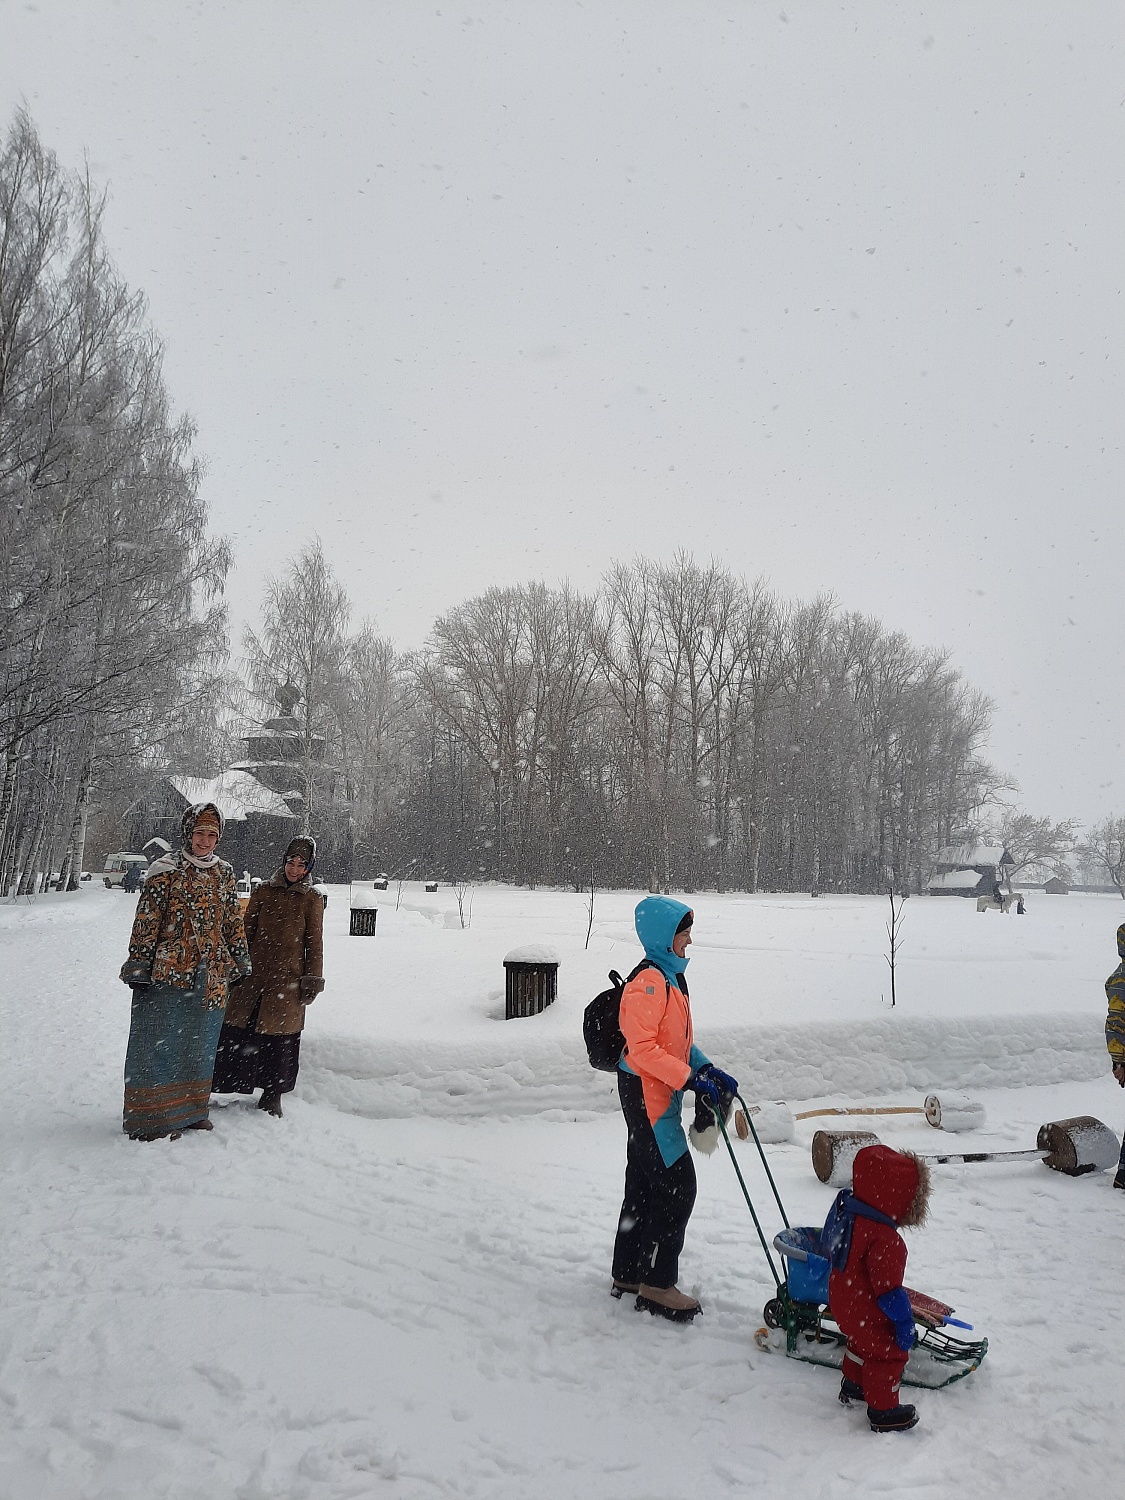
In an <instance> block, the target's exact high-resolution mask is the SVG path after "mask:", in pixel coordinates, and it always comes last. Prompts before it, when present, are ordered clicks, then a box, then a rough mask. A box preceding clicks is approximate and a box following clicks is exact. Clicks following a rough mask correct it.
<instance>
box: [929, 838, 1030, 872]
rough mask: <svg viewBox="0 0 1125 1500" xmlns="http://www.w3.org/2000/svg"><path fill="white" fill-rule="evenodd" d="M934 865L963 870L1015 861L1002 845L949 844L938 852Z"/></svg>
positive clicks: (1013, 862) (1007, 863)
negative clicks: (975, 866)
mask: <svg viewBox="0 0 1125 1500" xmlns="http://www.w3.org/2000/svg"><path fill="white" fill-rule="evenodd" d="M935 863H936V864H939V865H956V867H957V868H958V869H960V870H964V869H969V868H971V867H972V866H973V865H1011V864H1015V860H1014V859H1013V858H1012V856H1011V855H1010V854H1009V853H1008V851H1007V849H1005V848H1004V845H1003V844H950V845H948V847H947V848H945V849H939V850H938V852H937V860H936V861H935Z"/></svg>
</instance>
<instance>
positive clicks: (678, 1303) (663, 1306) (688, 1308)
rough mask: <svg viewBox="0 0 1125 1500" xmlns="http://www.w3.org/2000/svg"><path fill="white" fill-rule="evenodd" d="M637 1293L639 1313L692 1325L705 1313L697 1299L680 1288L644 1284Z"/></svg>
mask: <svg viewBox="0 0 1125 1500" xmlns="http://www.w3.org/2000/svg"><path fill="white" fill-rule="evenodd" d="M637 1293H638V1295H637V1303H636V1306H637V1311H638V1312H650V1313H652V1314H653V1316H654V1317H661V1318H668V1319H669V1320H670V1321H671V1322H673V1323H690V1322H691V1320H692V1318H694V1317H695V1316H696V1314H697V1313H701V1312H702V1311H703V1309H702V1307H700V1305H699V1303H698V1302H697V1301H696V1300H695V1298H694V1297H689V1296H688V1295H687V1294H686V1293H685V1292H681V1291H680V1289H679V1287H678V1286H644V1285H643V1284H642V1285H641V1286H639V1287H638V1288H637Z"/></svg>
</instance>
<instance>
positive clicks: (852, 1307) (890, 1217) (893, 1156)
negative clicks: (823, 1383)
mask: <svg viewBox="0 0 1125 1500" xmlns="http://www.w3.org/2000/svg"><path fill="white" fill-rule="evenodd" d="M929 1194H930V1174H929V1171H928V1169H927V1167H926V1164H925V1163H924V1162H921V1161H919V1160H918V1158H917V1157H915V1156H913V1155H911V1154H910V1153H909V1152H907V1151H893V1150H892V1149H891V1148H890V1147H889V1146H882V1145H879V1146H865V1147H864V1148H863V1150H862V1151H859V1152H857V1153H856V1158H855V1164H854V1166H853V1167H852V1190H851V1191H850V1192H848V1191H845V1192H842V1193H839V1194H838V1195H837V1198H836V1202H835V1203H834V1204H833V1207H832V1212H831V1213H830V1214H829V1216H828V1221H827V1222H826V1224H825V1226H824V1233H823V1236H822V1241H823V1244H824V1249H825V1253H826V1254H827V1255H828V1257H829V1259H830V1261H831V1263H832V1270H831V1274H830V1275H829V1279H828V1305H829V1308H830V1310H831V1313H832V1316H833V1317H834V1318H835V1319H836V1321H837V1323H838V1324H839V1325H840V1327H841V1329H842V1330H843V1332H844V1333H845V1334H846V1335H847V1340H848V1347H847V1352H846V1353H845V1355H844V1365H843V1376H844V1378H843V1380H842V1381H841V1384H840V1400H841V1401H842V1402H843V1403H844V1405H845V1406H846V1405H848V1404H849V1403H850V1402H852V1401H857V1400H860V1399H866V1401H867V1416H868V1420H869V1421H870V1423H871V1426H872V1427H873V1428H874V1430H875V1431H876V1432H895V1431H904V1430H905V1429H906V1428H908V1427H913V1426H914V1424H915V1423H916V1422H917V1420H918V1414H917V1412H916V1411H915V1409H914V1407H913V1406H901V1405H900V1404H899V1399H898V1388H899V1381H900V1379H901V1377H902V1372H903V1369H904V1368H905V1366H906V1360H907V1356H908V1354H909V1352H910V1350H911V1348H912V1347H913V1344H914V1339H915V1330H914V1316H913V1314H912V1312H911V1310H910V1298H909V1297H908V1295H907V1293H906V1291H905V1290H904V1289H903V1285H902V1278H903V1273H904V1272H905V1270H906V1242H905V1240H904V1239H903V1238H902V1236H901V1235H900V1234H899V1233H898V1226H904V1227H905V1226H907V1225H916V1224H921V1223H923V1222H924V1220H925V1217H926V1209H927V1207H928V1204H929Z"/></svg>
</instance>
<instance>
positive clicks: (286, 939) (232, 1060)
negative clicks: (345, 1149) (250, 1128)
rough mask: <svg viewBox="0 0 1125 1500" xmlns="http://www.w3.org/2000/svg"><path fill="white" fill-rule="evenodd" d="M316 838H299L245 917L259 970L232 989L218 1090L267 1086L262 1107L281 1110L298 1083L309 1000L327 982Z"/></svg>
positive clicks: (237, 1091) (216, 1080) (214, 1088)
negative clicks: (316, 877)
mask: <svg viewBox="0 0 1125 1500" xmlns="http://www.w3.org/2000/svg"><path fill="white" fill-rule="evenodd" d="M315 863H316V841H315V840H314V839H310V838H296V839H293V840H292V841H291V842H290V844H289V847H288V848H287V849H286V851H285V862H284V863H283V865H282V867H281V869H280V870H278V872H277V873H276V875H274V877H273V879H272V880H271V881H270V882H269V883H268V884H267V885H260V886H259V887H258V888H257V890H256V891H254V893H253V895H252V896H251V897H250V900H249V902H248V904H247V907H246V916H245V918H244V919H243V920H244V925H245V928H246V941H247V944H248V946H249V949H250V958H251V962H252V964H253V966H254V972H253V974H252V975H251V977H250V978H248V979H244V980H243V981H242V983H241V984H240V985H238V986H237V988H235V989H232V991H231V996H230V1000H229V1001H228V1003H227V1014H226V1020H225V1022H224V1024H223V1030H222V1033H221V1035H220V1037H219V1047H218V1051H217V1053H216V1055H215V1076H214V1079H213V1081H212V1084H211V1088H212V1092H213V1093H216V1094H252V1093H253V1092H254V1090H255V1089H256V1088H260V1089H261V1090H262V1097H261V1098H260V1099H259V1100H258V1108H259V1109H264V1110H266V1111H267V1113H269V1114H271V1115H277V1116H279V1117H280V1115H281V1096H282V1094H288V1093H289V1092H290V1091H291V1089H292V1088H293V1085H294V1084H295V1083H296V1082H297V1069H298V1067H299V1066H300V1051H301V1029H302V1027H303V1026H304V1024H305V1006H306V1005H308V1004H309V1003H310V1002H311V1001H312V1000H314V999H315V998H316V996H317V995H319V994H320V992H321V990H322V989H323V988H324V979H323V978H322V969H323V953H324V945H323V938H322V925H323V920H324V902H323V901H322V900H321V897H320V894H319V892H317V891H314V890H313V887H312V878H311V877H312V869H313V865H314V864H315Z"/></svg>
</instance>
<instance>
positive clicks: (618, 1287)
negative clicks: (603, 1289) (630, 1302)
mask: <svg viewBox="0 0 1125 1500" xmlns="http://www.w3.org/2000/svg"><path fill="white" fill-rule="evenodd" d="M639 1291H640V1286H639V1285H638V1284H636V1283H635V1282H631V1281H618V1280H617V1278H616V1277H614V1280H613V1285H612V1286H611V1287H610V1289H609V1295H610V1296H611V1297H623V1296H624V1295H625V1293H626V1292H628V1294H629V1296H630V1297H632V1296H635V1295H636V1293H637V1292H639Z"/></svg>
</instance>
